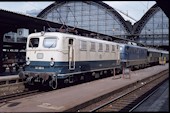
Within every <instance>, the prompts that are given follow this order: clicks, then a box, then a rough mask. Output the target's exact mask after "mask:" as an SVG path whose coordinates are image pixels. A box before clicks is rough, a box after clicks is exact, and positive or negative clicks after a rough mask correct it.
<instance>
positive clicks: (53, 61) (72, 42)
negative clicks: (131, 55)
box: [19, 32, 121, 89]
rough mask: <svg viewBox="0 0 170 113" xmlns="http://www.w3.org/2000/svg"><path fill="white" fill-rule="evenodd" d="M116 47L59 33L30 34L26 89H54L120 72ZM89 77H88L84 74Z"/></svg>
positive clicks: (23, 72) (92, 39) (118, 53)
mask: <svg viewBox="0 0 170 113" xmlns="http://www.w3.org/2000/svg"><path fill="white" fill-rule="evenodd" d="M120 66H121V65H120V51H119V45H118V44H117V43H114V42H110V41H105V40H101V39H94V38H88V37H84V36H79V35H73V34H68V33H61V32H39V33H32V34H30V35H29V36H28V38H27V45H26V66H25V71H21V72H20V73H19V76H20V78H22V79H23V80H25V81H26V83H27V84H29V85H35V84H38V85H46V86H49V87H50V88H52V89H56V88H57V86H58V83H59V82H58V81H62V82H63V83H73V82H75V81H79V80H84V79H86V78H89V77H91V76H94V77H95V78H98V77H100V75H102V74H103V73H109V72H113V69H118V68H120ZM87 73H88V74H87Z"/></svg>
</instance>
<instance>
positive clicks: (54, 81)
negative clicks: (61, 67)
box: [49, 78, 57, 90]
mask: <svg viewBox="0 0 170 113" xmlns="http://www.w3.org/2000/svg"><path fill="white" fill-rule="evenodd" d="M49 86H50V88H51V89H53V90H54V89H57V79H56V78H53V79H51V80H50V81H49Z"/></svg>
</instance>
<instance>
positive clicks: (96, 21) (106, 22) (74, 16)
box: [37, 1, 130, 38]
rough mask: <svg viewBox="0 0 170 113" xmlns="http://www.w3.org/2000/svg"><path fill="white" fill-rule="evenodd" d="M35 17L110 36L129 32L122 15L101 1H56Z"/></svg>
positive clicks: (122, 35)
mask: <svg viewBox="0 0 170 113" xmlns="http://www.w3.org/2000/svg"><path fill="white" fill-rule="evenodd" d="M37 17H41V18H44V19H47V20H50V21H53V22H57V23H63V24H66V25H69V26H74V27H78V28H82V29H86V30H90V31H94V32H98V33H102V34H107V35H111V36H119V37H123V38H125V37H126V36H125V35H129V34H130V27H129V26H128V25H127V23H126V21H125V20H124V19H123V17H122V16H121V15H120V14H119V13H118V12H117V11H115V10H114V9H113V8H112V7H110V6H109V5H107V4H105V3H103V2H101V1H57V2H55V3H53V4H51V5H50V6H48V7H47V8H45V9H44V10H43V11H42V12H40V13H39V14H38V16H37Z"/></svg>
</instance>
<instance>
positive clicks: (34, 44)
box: [29, 38, 39, 47]
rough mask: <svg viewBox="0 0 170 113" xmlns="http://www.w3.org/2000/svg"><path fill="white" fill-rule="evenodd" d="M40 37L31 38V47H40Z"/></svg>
mask: <svg viewBox="0 0 170 113" xmlns="http://www.w3.org/2000/svg"><path fill="white" fill-rule="evenodd" d="M38 45H39V38H31V39H30V41H29V47H38Z"/></svg>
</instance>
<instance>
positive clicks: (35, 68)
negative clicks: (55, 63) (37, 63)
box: [35, 67, 44, 69]
mask: <svg viewBox="0 0 170 113" xmlns="http://www.w3.org/2000/svg"><path fill="white" fill-rule="evenodd" d="M35 69H44V67H35Z"/></svg>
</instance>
